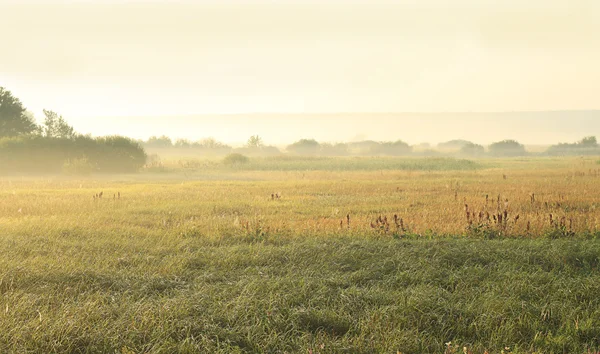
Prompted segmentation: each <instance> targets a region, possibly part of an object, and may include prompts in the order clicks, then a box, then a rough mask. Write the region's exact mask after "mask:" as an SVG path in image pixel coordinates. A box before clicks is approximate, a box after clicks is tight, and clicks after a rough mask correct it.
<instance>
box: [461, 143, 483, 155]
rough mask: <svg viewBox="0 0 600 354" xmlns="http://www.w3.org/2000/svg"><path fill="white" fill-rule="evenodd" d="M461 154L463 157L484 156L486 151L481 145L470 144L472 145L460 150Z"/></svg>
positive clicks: (469, 144)
mask: <svg viewBox="0 0 600 354" xmlns="http://www.w3.org/2000/svg"><path fill="white" fill-rule="evenodd" d="M459 153H460V154H461V155H468V156H482V155H483V154H485V149H484V147H483V146H481V145H478V144H474V143H471V142H470V143H468V144H466V145H464V146H463V147H462V148H460V152H459Z"/></svg>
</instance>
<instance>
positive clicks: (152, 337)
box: [0, 158, 600, 354]
mask: <svg viewBox="0 0 600 354" xmlns="http://www.w3.org/2000/svg"><path fill="white" fill-rule="evenodd" d="M599 185H600V165H599V164H598V162H597V158H595V159H594V158H585V159H584V158H552V159H550V158H547V159H542V158H537V159H525V158H524V159H502V160H479V161H466V160H453V159H401V158H387V159H385V158H346V159H334V158H318V159H283V158H262V159H258V158H257V159H253V160H251V162H250V163H249V164H248V165H243V166H224V165H222V164H220V162H219V161H217V160H202V161H200V160H193V159H189V160H173V161H167V162H165V163H164V164H161V165H160V166H154V167H153V168H150V169H148V170H146V171H143V172H142V173H140V174H137V175H129V176H92V177H85V178H84V177H64V176H52V177H48V176H30V177H19V176H10V177H4V178H2V179H0V352H2V353H4V352H6V353H13V352H14V353H28V352H30V353H54V352H57V353H58V352H60V353H96V352H103V353H128V354H129V353H173V352H181V353H216V352H222V353H235V352H241V353H254V352H270V353H279V352H281V353H283V352H288V353H338V352H347V353H374V352H382V353H397V352H401V353H444V352H446V353H463V352H467V353H471V352H472V353H484V352H486V351H487V352H489V353H500V352H502V351H504V352H505V353H534V352H536V353H591V352H596V351H598V350H600V297H599V296H598V294H600V270H599V266H600V210H599V207H600V188H598V186H599ZM100 193H102V197H100V196H98V194H100Z"/></svg>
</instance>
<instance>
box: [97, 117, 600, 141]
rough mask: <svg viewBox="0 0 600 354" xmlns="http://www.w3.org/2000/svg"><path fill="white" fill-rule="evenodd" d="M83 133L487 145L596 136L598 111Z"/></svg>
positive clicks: (140, 125) (152, 122) (116, 122)
mask: <svg viewBox="0 0 600 354" xmlns="http://www.w3.org/2000/svg"><path fill="white" fill-rule="evenodd" d="M87 127H88V129H89V131H86V132H87V133H97V134H100V135H109V134H116V133H126V135H128V136H131V137H135V138H137V139H144V140H145V139H147V138H148V137H149V136H152V135H167V136H169V137H171V138H172V139H173V140H175V139H177V138H184V139H189V140H191V141H196V140H199V139H201V138H206V137H213V138H216V139H217V140H219V141H223V142H225V143H228V144H233V145H242V144H244V143H245V142H246V140H247V139H248V138H249V137H250V136H251V135H259V136H260V137H261V138H262V139H263V140H264V142H265V143H268V144H273V145H278V146H285V145H287V144H290V143H292V142H294V141H297V140H299V139H302V138H312V139H316V140H318V141H321V142H352V141H360V140H376V141H396V140H403V141H405V142H407V143H409V144H411V145H415V144H420V143H425V142H426V143H430V144H432V145H433V144H437V143H440V142H444V141H448V140H453V139H465V140H470V141H473V142H476V143H478V144H483V145H488V144H490V143H492V142H495V141H500V140H504V139H516V140H518V141H520V142H522V143H524V144H527V145H550V144H555V143H558V142H574V141H578V140H580V139H581V138H582V137H584V136H589V135H596V136H600V111H563V112H507V113H435V114H424V113H387V114H385V113H370V114H368V113H363V114H356V113H355V114H350V113H346V114H343V113H340V114H248V115H204V116H180V117H177V116H173V117H138V118H104V119H99V120H94V121H92V122H90V123H89V124H88V125H87Z"/></svg>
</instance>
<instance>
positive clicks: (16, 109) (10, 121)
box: [0, 87, 37, 138]
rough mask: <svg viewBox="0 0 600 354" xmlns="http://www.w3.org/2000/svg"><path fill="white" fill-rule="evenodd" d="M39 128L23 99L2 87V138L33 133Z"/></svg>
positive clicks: (0, 127) (0, 111) (0, 108)
mask: <svg viewBox="0 0 600 354" xmlns="http://www.w3.org/2000/svg"><path fill="white" fill-rule="evenodd" d="M36 130H37V125H36V124H35V121H34V120H33V117H32V116H31V115H29V114H27V111H26V109H25V107H24V106H23V104H22V103H21V101H20V100H19V99H18V98H16V97H15V96H13V95H12V93H11V92H10V91H8V90H7V89H5V88H4V87H0V138H5V137H15V136H19V135H24V134H31V133H33V132H35V131H36Z"/></svg>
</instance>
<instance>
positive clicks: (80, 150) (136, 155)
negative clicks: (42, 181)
mask: <svg viewBox="0 0 600 354" xmlns="http://www.w3.org/2000/svg"><path fill="white" fill-rule="evenodd" d="M146 157H147V156H146V153H145V151H144V149H143V148H142V147H141V146H140V144H139V143H137V142H135V141H133V140H131V139H128V138H124V137H120V136H111V137H104V138H91V137H87V136H77V137H75V138H73V139H65V138H52V137H43V136H32V135H28V136H20V137H14V138H4V139H0V173H61V172H67V173H71V172H75V171H82V170H87V169H88V168H89V166H87V167H86V165H87V164H89V165H90V166H92V167H93V170H94V171H98V172H105V173H106V172H109V173H115V172H116V173H122V172H135V171H137V170H139V169H140V168H141V167H142V166H144V164H145V163H146ZM84 161H87V162H86V163H84Z"/></svg>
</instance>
